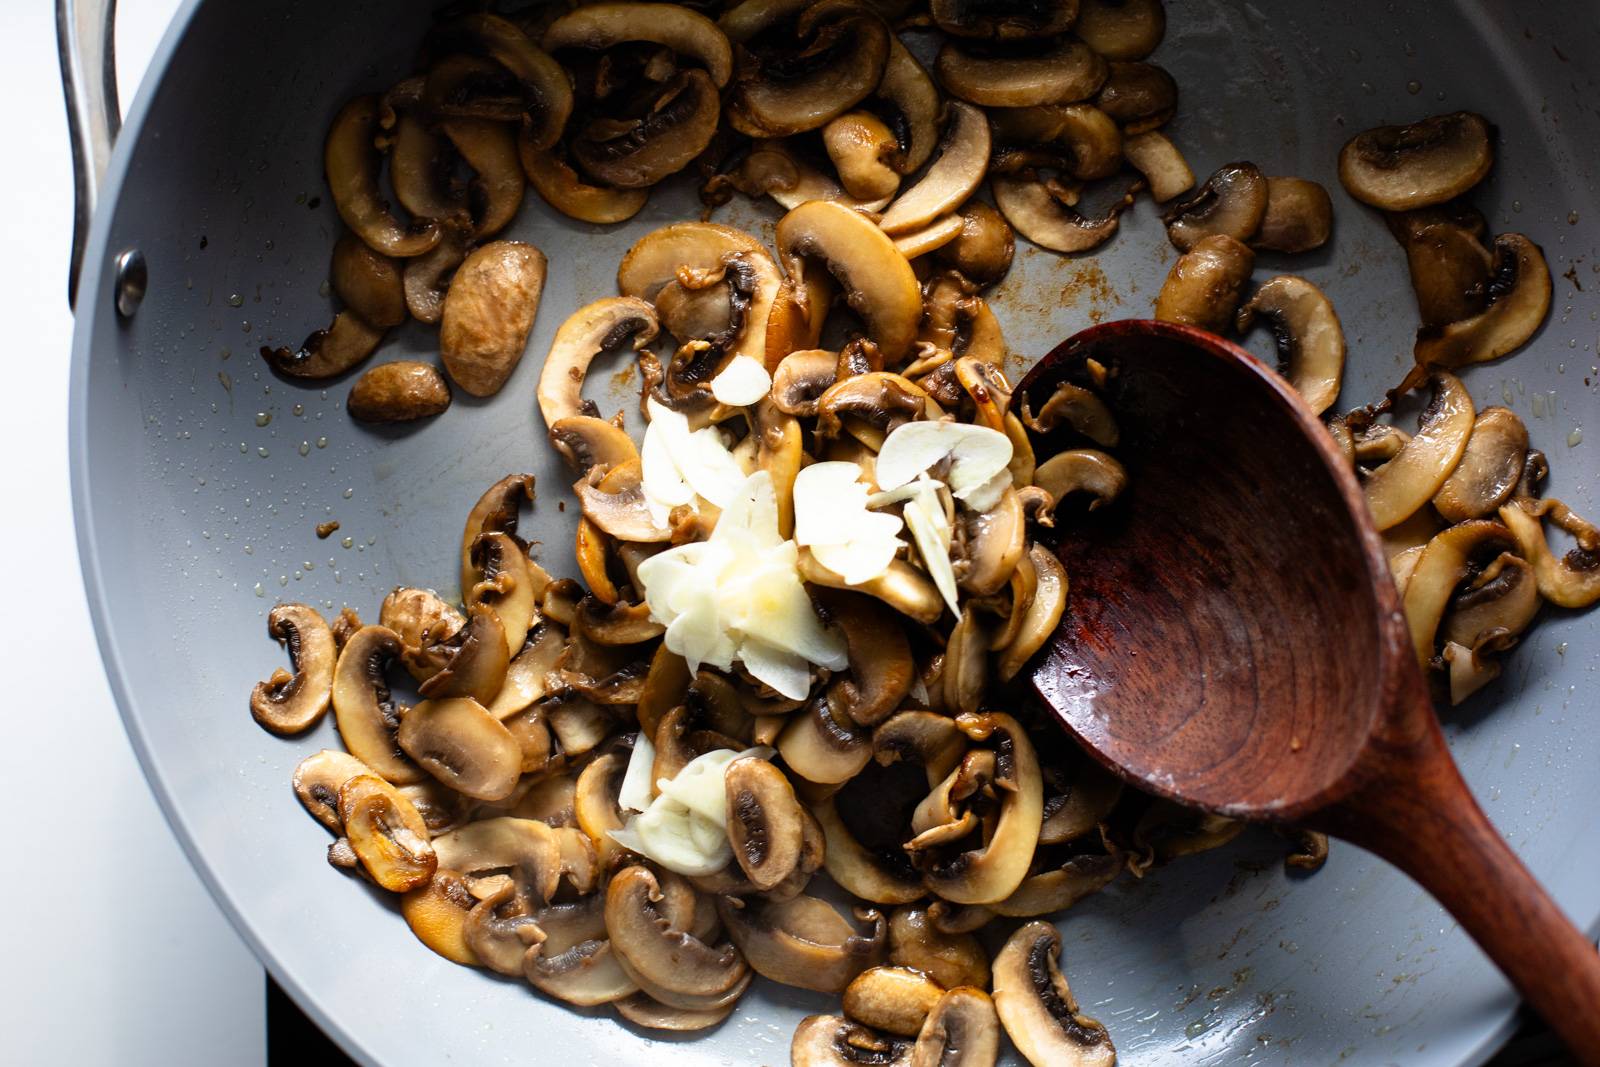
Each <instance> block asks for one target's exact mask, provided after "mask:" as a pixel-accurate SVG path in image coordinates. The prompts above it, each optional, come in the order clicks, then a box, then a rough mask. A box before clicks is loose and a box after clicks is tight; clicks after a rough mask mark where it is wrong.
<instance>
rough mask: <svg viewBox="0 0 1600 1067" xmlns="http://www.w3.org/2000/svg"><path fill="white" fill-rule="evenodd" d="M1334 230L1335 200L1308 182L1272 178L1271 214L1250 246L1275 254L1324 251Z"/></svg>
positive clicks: (1263, 218) (1269, 189)
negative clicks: (1318, 249) (1316, 249)
mask: <svg viewBox="0 0 1600 1067" xmlns="http://www.w3.org/2000/svg"><path fill="white" fill-rule="evenodd" d="M1332 230H1333V200H1332V199H1331V198H1330V197H1329V196H1328V190H1327V189H1325V188H1323V187H1322V185H1321V184H1320V183H1318V182H1314V181H1311V180H1310V179H1308V178H1268V179H1267V210H1266V214H1264V215H1262V216H1261V226H1260V228H1259V229H1257V230H1256V234H1255V236H1254V237H1252V238H1251V239H1250V243H1251V244H1252V245H1254V246H1255V247H1256V248H1264V249H1267V250H1269V251H1272V252H1309V251H1311V250H1312V249H1313V248H1321V247H1322V246H1323V245H1324V244H1325V243H1327V240H1328V234H1329V233H1330V232H1331V231H1332Z"/></svg>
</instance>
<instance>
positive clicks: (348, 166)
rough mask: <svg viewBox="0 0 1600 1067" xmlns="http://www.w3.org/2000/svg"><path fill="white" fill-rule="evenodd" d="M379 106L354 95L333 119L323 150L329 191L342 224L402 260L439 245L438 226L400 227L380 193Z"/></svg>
mask: <svg viewBox="0 0 1600 1067" xmlns="http://www.w3.org/2000/svg"><path fill="white" fill-rule="evenodd" d="M379 107H380V101H379V98H378V97H377V96H375V95H368V96H358V97H356V98H355V99H354V100H352V101H350V102H349V103H348V104H346V105H344V107H342V108H340V109H339V114H338V115H336V116H335V117H334V120H333V125H332V126H330V127H329V128H328V139H327V141H326V143H325V144H324V145H323V149H322V163H323V170H324V172H325V173H326V174H327V178H328V190H329V192H330V193H331V194H332V197H333V206H334V207H335V208H336V209H338V212H339V217H340V218H341V219H343V220H344V224H345V225H346V226H348V227H350V229H351V231H352V232H354V233H355V235H356V236H358V237H360V238H361V239H362V240H363V241H365V242H366V243H367V245H368V246H370V247H371V248H372V249H373V250H374V251H376V252H379V253H382V254H383V255H386V256H396V257H399V258H402V259H403V258H406V257H408V256H420V255H421V254H422V253H424V252H426V251H428V249H430V248H432V247H433V246H434V245H436V244H438V243H439V236H440V233H439V226H438V224H437V223H435V222H433V221H432V220H428V221H426V222H422V223H420V224H419V225H414V226H408V225H406V224H404V223H402V222H401V221H400V220H399V219H397V218H395V216H394V215H393V214H392V213H391V212H390V211H389V207H388V205H387V203H385V201H384V199H383V196H382V194H381V193H380V192H379V189H378V166H379V162H380V157H379V155H378V153H377V151H376V150H375V149H374V148H373V142H374V139H375V138H376V136H377V132H378V111H379Z"/></svg>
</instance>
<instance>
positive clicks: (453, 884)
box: [400, 868, 481, 967]
mask: <svg viewBox="0 0 1600 1067" xmlns="http://www.w3.org/2000/svg"><path fill="white" fill-rule="evenodd" d="M477 903H478V901H477V899H476V898H475V897H473V895H472V892H471V891H470V890H469V889H468V888H467V882H466V879H464V878H462V877H461V872H459V871H452V870H449V869H448V868H438V869H436V870H435V871H434V872H433V877H432V878H430V879H428V881H427V882H426V883H424V884H423V885H419V886H416V887H415V888H412V889H409V890H407V891H406V892H405V893H404V894H402V895H401V897H400V915H401V917H402V918H404V919H405V921H406V925H407V926H409V927H411V932H412V933H414V934H416V935H417V940H418V941H421V942H422V943H423V944H424V945H427V946H428V947H429V948H430V949H432V950H433V951H435V952H437V953H438V954H439V955H441V956H443V957H444V958H445V959H447V960H449V961H450V962H451V963H459V964H461V965H462V966H463V967H477V966H479V964H480V962H481V961H480V960H479V959H478V954H477V953H476V952H474V951H472V946H471V945H469V944H468V943H467V938H466V934H465V933H464V928H465V925H466V920H467V916H468V915H469V914H470V913H471V912H472V909H473V906H474V905H476V904H477Z"/></svg>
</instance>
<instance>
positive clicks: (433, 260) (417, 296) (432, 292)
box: [374, 216, 472, 343]
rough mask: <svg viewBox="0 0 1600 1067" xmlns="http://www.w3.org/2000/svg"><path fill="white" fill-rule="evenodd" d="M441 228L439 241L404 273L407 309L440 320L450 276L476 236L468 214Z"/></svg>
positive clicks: (426, 319)
mask: <svg viewBox="0 0 1600 1067" xmlns="http://www.w3.org/2000/svg"><path fill="white" fill-rule="evenodd" d="M440 230H441V233H442V234H443V236H441V237H440V238H439V243H438V244H436V245H434V246H433V248H432V249H430V250H429V251H427V252H424V253H423V254H422V255H420V256H414V257H412V258H411V259H408V260H406V264H405V269H404V271H403V272H402V276H401V284H402V286H403V288H404V290H405V296H406V310H407V311H409V312H410V313H411V317H412V318H414V319H416V320H417V321H418V322H426V323H430V324H431V323H437V322H438V321H439V319H440V318H441V317H443V315H444V296H445V293H446V292H448V291H449V288H450V279H451V277H452V276H453V275H454V274H455V271H456V268H457V267H459V266H461V264H462V262H463V261H464V260H465V259H466V258H467V251H468V247H469V243H470V242H471V240H472V224H471V220H470V219H469V218H467V217H466V216H454V217H452V218H448V219H445V220H444V222H443V223H441V225H440ZM374 343H376V342H374Z"/></svg>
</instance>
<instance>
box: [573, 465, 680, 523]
mask: <svg viewBox="0 0 1600 1067" xmlns="http://www.w3.org/2000/svg"><path fill="white" fill-rule="evenodd" d="M642 477H643V475H642V471H641V466H640V464H639V463H638V462H637V461H634V460H630V461H628V462H627V463H622V464H619V465H618V466H616V467H613V468H612V469H611V470H610V472H608V473H607V474H606V476H605V477H604V478H602V479H601V480H600V482H599V484H597V485H590V484H588V483H587V482H580V483H578V486H577V493H578V501H579V503H580V504H581V505H582V506H583V517H584V518H586V519H588V520H589V521H590V522H592V523H594V524H595V525H596V526H598V527H599V528H600V529H601V530H604V531H605V532H606V533H608V534H610V535H611V536H612V537H615V538H618V539H620V540H623V541H637V542H642V543H646V544H649V543H654V542H659V541H669V540H671V539H672V531H671V530H669V529H667V528H666V527H662V526H657V525H656V522H655V520H654V519H653V518H651V516H650V509H649V507H648V506H647V505H646V503H645V499H644V487H643V482H642Z"/></svg>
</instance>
